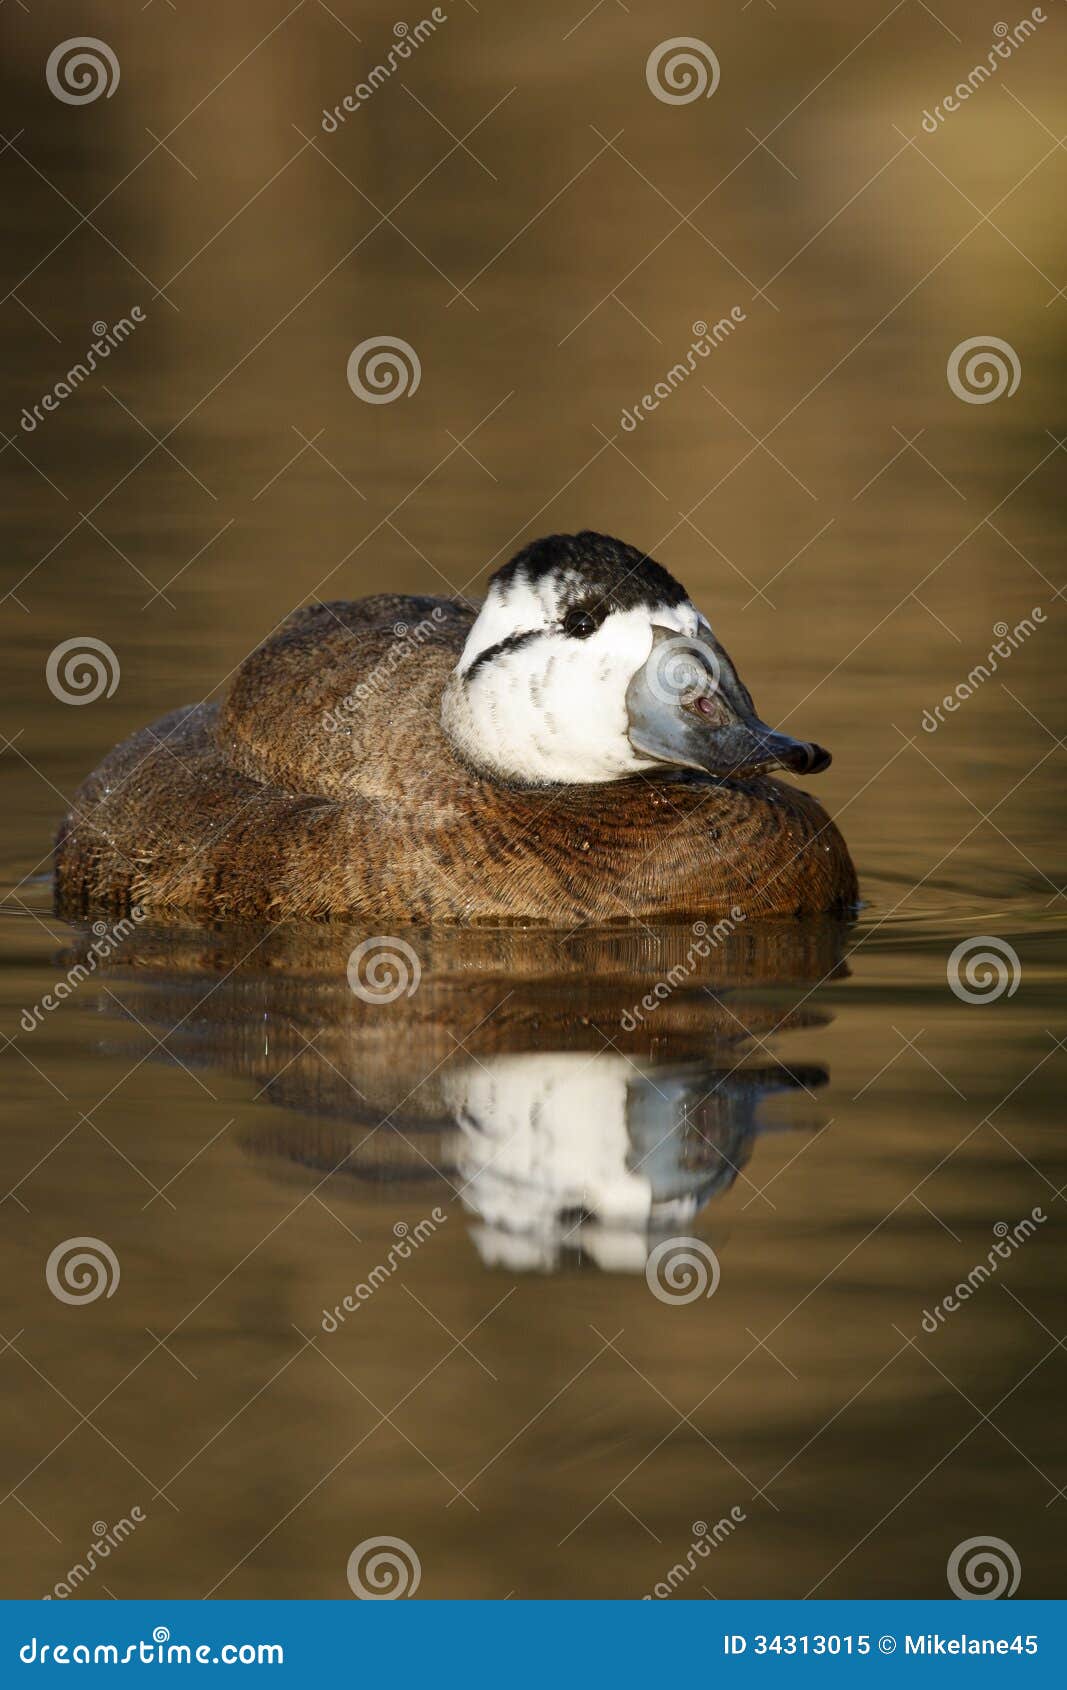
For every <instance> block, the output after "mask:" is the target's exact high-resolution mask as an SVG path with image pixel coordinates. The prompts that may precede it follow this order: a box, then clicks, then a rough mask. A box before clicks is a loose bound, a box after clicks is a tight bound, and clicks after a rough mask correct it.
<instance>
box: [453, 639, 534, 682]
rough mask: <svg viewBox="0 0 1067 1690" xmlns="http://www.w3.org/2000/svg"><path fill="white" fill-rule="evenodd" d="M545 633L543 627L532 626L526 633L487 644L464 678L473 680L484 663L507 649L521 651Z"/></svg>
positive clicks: (490, 661) (489, 661)
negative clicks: (493, 643) (494, 643)
mask: <svg viewBox="0 0 1067 1690" xmlns="http://www.w3.org/2000/svg"><path fill="white" fill-rule="evenodd" d="M543 633H544V629H543V628H530V629H528V630H527V631H526V633H524V634H509V635H508V637H507V639H506V640H498V641H497V643H496V645H488V646H486V648H485V650H484V651H480V652H479V653H478V655H477V657H476V658H475V659H474V662H473V663H472V664H471V666H470V668H469V669H468V670H467V671H466V672H465V674H464V676H463V679H464V680H465V681H470V680H473V678H474V676H475V675H476V674H477V672H478V670H479V669H480V668H481V666H482V664H483V663H492V661H493V659H494V658H495V657H499V656H500V655H501V653H502V652H505V651H521V649H522V647H523V646H524V645H529V643H530V641H531V640H536V639H537V637H538V635H539V634H543Z"/></svg>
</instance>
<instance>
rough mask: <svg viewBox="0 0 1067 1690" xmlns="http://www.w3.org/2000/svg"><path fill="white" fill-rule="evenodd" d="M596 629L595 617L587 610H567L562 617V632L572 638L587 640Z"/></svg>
mask: <svg viewBox="0 0 1067 1690" xmlns="http://www.w3.org/2000/svg"><path fill="white" fill-rule="evenodd" d="M596 630H597V623H596V618H595V617H593V616H590V614H589V612H588V611H587V610H568V612H567V614H566V616H565V617H564V618H563V632H564V633H565V634H566V635H568V637H569V638H570V639H572V640H587V639H588V638H589V636H590V634H595V633H596Z"/></svg>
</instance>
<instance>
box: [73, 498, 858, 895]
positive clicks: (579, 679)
mask: <svg viewBox="0 0 1067 1690" xmlns="http://www.w3.org/2000/svg"><path fill="white" fill-rule="evenodd" d="M829 763H830V754H829V752H827V751H825V750H824V749H823V748H822V747H821V746H819V745H817V744H814V743H813V742H809V741H804V740H800V739H795V738H793V737H792V736H790V735H788V734H785V733H782V732H780V731H778V730H776V729H774V728H771V727H769V726H768V725H767V724H766V723H765V722H763V721H761V719H760V718H759V716H758V715H757V713H756V708H755V705H754V704H753V701H752V697H751V695H750V693H749V692H748V691H747V689H746V687H745V686H744V684H743V683H742V681H741V680H740V677H739V676H738V673H737V670H736V668H735V666H734V664H733V662H732V661H731V659H730V657H729V655H728V654H727V652H726V650H725V648H724V646H723V645H722V644H721V642H720V641H719V639H718V638H717V636H716V634H715V633H714V632H713V629H712V626H711V623H710V622H709V621H708V619H707V617H706V616H705V615H704V614H703V613H702V612H701V611H699V610H698V609H697V608H696V606H695V605H694V604H693V603H692V601H691V599H690V597H689V595H688V593H687V592H686V590H685V589H684V587H682V586H681V584H680V583H679V582H678V581H677V580H675V578H674V577H673V576H672V575H671V574H670V573H669V572H668V570H667V569H666V568H664V567H663V566H662V565H661V564H659V563H657V562H655V561H654V560H653V559H652V558H651V557H649V556H648V555H647V554H646V553H644V552H642V551H640V550H638V549H637V548H635V547H633V546H630V545H627V544H625V543H624V542H623V541H621V540H617V539H614V538H612V537H611V536H609V535H604V534H599V533H595V532H592V531H589V530H586V531H583V532H581V533H578V534H573V535H569V534H558V535H549V536H547V537H546V538H543V539H540V540H536V541H534V542H532V543H531V544H529V545H527V546H525V547H524V548H523V549H522V550H521V551H520V552H518V554H517V555H516V556H515V557H513V558H511V560H510V561H509V562H507V563H506V564H504V565H503V566H502V567H501V568H500V569H499V570H497V572H496V573H495V574H494V575H493V576H492V578H491V580H490V581H489V584H488V588H487V591H486V596H485V599H484V601H483V602H482V603H481V604H480V605H479V604H472V603H469V602H467V601H466V600H463V599H458V598H457V599H448V598H434V597H429V596H412V595H398V594H393V593H381V594H376V595H374V596H373V597H369V598H364V599H359V600H356V601H336V602H331V603H324V602H321V601H315V602H313V603H312V604H309V605H305V606H304V607H302V608H301V609H298V610H297V611H295V612H294V613H293V614H292V615H291V616H289V617H288V619H287V620H286V621H285V622H283V623H282V624H281V625H280V626H279V627H278V628H277V629H276V630H275V631H274V632H273V633H272V634H271V635H270V636H269V637H268V638H267V639H266V640H265V641H264V642H263V643H262V644H261V645H259V646H258V647H257V648H256V649H255V650H254V651H253V652H252V653H251V654H250V655H249V656H248V657H246V658H245V660H244V662H242V663H241V665H240V666H239V668H238V669H237V670H236V671H235V672H234V675H233V678H232V680H231V682H230V684H229V687H228V690H227V692H226V694H225V696H224V697H223V698H222V699H221V700H216V701H210V702H209V701H205V702H201V703H199V704H196V705H191V706H185V707H182V708H179V709H177V710H174V711H171V712H170V713H169V714H168V715H166V716H164V717H163V718H162V719H161V720H160V721H158V722H156V723H155V724H154V725H153V726H151V727H147V728H143V729H141V730H140V731H139V732H136V733H134V734H133V735H132V736H131V737H130V738H128V739H126V740H125V741H123V743H122V744H120V745H119V746H117V747H116V748H115V749H114V750H112V751H111V752H109V753H108V755H107V756H105V757H104V759H103V761H102V762H101V763H100V765H99V766H98V767H97V769H96V770H95V771H94V772H93V773H92V774H91V775H90V776H89V778H88V779H87V780H86V781H85V782H84V783H83V785H82V786H81V787H80V788H79V790H78V791H77V793H76V794H75V796H74V799H73V801H72V802H71V806H70V809H69V812H68V813H67V815H66V816H65V817H64V819H63V821H62V823H61V824H60V828H59V831H58V834H57V838H56V844H55V856H54V873H55V891H56V901H57V905H58V907H59V909H60V911H61V912H63V911H66V912H70V911H81V912H85V911H88V910H90V909H94V910H95V909H100V908H106V909H111V910H120V909H121V910H128V909H130V908H137V909H139V910H141V911H142V912H145V911H147V912H150V913H151V914H153V915H155V916H157V917H160V918H163V917H165V916H166V914H167V912H175V913H178V914H181V915H182V916H187V917H191V918H192V919H194V920H195V921H198V922H217V921H269V922H280V921H286V920H294V919H298V920H328V919H331V918H336V917H342V918H345V919H346V920H355V921H369V922H374V923H378V924H384V923H388V924H390V925H429V924H435V923H448V924H457V925H465V924H471V923H480V922H481V923H497V924H507V923H511V922H513V923H518V924H525V923H543V924H547V925H549V926H553V927H568V928H570V927H576V926H579V925H582V924H593V925H614V924H618V923H629V922H633V921H646V922H647V921H651V920H657V921H667V922H670V921H678V920H692V919H693V917H694V916H697V915H699V916H713V917H716V918H720V919H722V920H724V921H728V922H729V923H731V924H732V925H733V926H736V925H737V924H738V923H740V922H744V921H747V920H751V919H753V918H759V917H793V918H796V917H802V916H806V915H815V914H825V913H827V912H845V911H848V910H850V909H851V908H853V907H854V906H855V904H856V900H857V897H858V887H857V879H856V873H855V869H854V867H853V864H852V861H851V858H850V856H849V853H848V849H847V847H846V845H845V843H844V840H843V839H842V837H841V834H840V833H839V831H838V829H837V827H836V826H835V824H834V823H833V822H832V821H831V819H830V818H829V816H828V815H827V814H826V812H825V810H824V809H823V808H822V806H821V805H820V804H819V803H818V801H817V800H816V799H815V798H813V797H812V796H811V795H810V794H809V793H807V792H806V791H805V790H803V788H802V787H799V786H796V785H793V784H791V783H790V782H788V781H785V780H781V779H778V778H776V777H775V775H773V774H772V773H771V771H772V770H775V771H782V772H785V773H788V774H791V775H795V776H801V777H803V776H807V775H816V774H819V773H820V772H822V770H824V769H825V768H827V767H828V766H829Z"/></svg>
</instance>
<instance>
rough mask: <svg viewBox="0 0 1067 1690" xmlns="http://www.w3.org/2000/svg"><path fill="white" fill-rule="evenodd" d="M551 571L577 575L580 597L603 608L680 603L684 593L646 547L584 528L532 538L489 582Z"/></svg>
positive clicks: (532, 579) (530, 578) (507, 581)
mask: <svg viewBox="0 0 1067 1690" xmlns="http://www.w3.org/2000/svg"><path fill="white" fill-rule="evenodd" d="M554 573H558V574H561V575H564V576H566V575H573V576H574V577H576V578H577V581H578V582H580V586H581V595H582V597H583V599H584V598H591V599H595V600H596V602H597V603H599V604H601V605H603V606H604V607H605V609H607V610H634V609H636V608H637V607H638V606H642V605H643V606H646V607H648V608H652V607H654V606H656V605H675V604H683V603H684V602H685V600H686V599H687V598H688V596H689V595H688V594H687V592H686V590H685V588H684V587H682V586H680V585H679V583H678V582H677V581H676V580H675V579H674V576H673V575H670V574H668V572H667V570H665V569H664V568H663V566H662V565H661V564H658V563H656V562H654V561H653V559H652V558H650V557H649V556H648V555H647V553H645V552H639V551H638V550H637V548H636V546H628V545H626V543H625V542H624V541H622V540H614V539H612V537H611V535H610V534H596V533H594V532H593V530H592V529H588V528H587V529H584V530H583V531H582V533H581V534H549V535H546V537H545V538H544V539H543V540H534V541H533V542H532V543H531V544H530V545H528V546H526V547H524V548H523V550H522V551H521V552H517V553H516V555H515V556H514V557H513V558H512V559H511V561H510V563H505V564H504V566H503V568H502V569H498V570H497V572H496V574H495V575H494V576H493V582H494V583H499V584H500V586H502V587H507V586H508V585H509V584H510V583H511V582H512V581H514V580H515V578H516V577H517V576H519V575H523V576H525V578H526V579H527V580H528V581H530V582H533V583H536V582H537V581H538V580H539V579H540V578H541V577H543V576H545V575H551V574H554Z"/></svg>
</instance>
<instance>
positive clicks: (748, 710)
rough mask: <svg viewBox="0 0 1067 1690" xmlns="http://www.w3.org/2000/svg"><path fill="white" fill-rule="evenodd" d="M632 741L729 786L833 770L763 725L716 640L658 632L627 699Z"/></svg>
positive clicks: (813, 748)
mask: <svg viewBox="0 0 1067 1690" xmlns="http://www.w3.org/2000/svg"><path fill="white" fill-rule="evenodd" d="M626 709H627V713H628V716H629V739H630V744H631V745H632V746H633V747H634V750H635V751H639V752H640V753H641V754H642V755H643V756H645V757H651V758H654V759H655V761H656V762H659V763H673V764H675V765H676V766H678V767H680V768H687V769H702V770H703V771H704V772H705V773H706V774H709V775H718V776H719V777H720V778H722V779H728V778H730V777H737V776H742V775H753V774H759V773H760V772H762V771H764V770H766V769H788V770H790V772H791V773H793V774H798V775H817V774H821V772H822V770H823V769H827V768H829V766H830V753H829V752H828V751H824V750H823V748H822V746H821V745H813V744H811V743H810V742H809V741H807V740H802V739H793V738H792V737H791V735H789V734H783V733H777V732H776V731H775V729H774V728H769V727H768V726H767V724H766V722H761V721H760V719H759V717H758V716H757V714H756V707H755V705H754V704H753V702H752V697H751V694H750V693H749V692H748V690H747V688H746V687H745V686H744V685H743V684H742V682H741V681H740V680H739V678H738V675H737V671H736V670H735V669H734V666H733V664H732V663H731V661H730V659H729V657H728V656H727V654H726V652H725V651H724V650H723V648H722V646H721V645H720V644H719V642H718V640H716V639H715V637H714V635H713V634H711V633H710V632H709V633H708V634H707V635H702V636H701V637H700V638H699V639H691V638H690V637H689V636H688V635H685V634H679V633H678V632H677V630H675V629H673V628H663V627H658V626H657V627H654V628H653V642H652V651H651V652H650V654H649V658H648V661H647V663H646V664H645V665H644V667H643V668H642V669H639V670H638V672H637V674H636V675H635V676H634V678H633V680H632V681H631V682H630V685H629V687H628V688H627V691H626Z"/></svg>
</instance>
